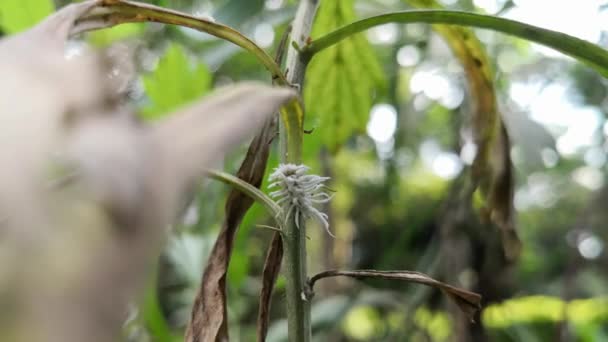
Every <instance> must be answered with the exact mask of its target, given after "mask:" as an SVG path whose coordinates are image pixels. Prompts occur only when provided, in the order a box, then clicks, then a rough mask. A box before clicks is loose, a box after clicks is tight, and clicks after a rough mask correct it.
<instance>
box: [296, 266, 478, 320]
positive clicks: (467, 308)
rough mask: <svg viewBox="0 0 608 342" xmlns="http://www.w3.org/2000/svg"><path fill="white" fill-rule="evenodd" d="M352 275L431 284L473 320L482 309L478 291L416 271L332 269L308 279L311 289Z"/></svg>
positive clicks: (352, 276)
mask: <svg viewBox="0 0 608 342" xmlns="http://www.w3.org/2000/svg"><path fill="white" fill-rule="evenodd" d="M339 276H343V277H351V278H380V279H390V280H401V281H407V282H411V283H418V284H422V285H427V286H431V287H434V288H437V289H440V290H441V291H442V292H443V293H445V294H446V295H447V296H448V298H450V299H451V300H453V301H454V302H455V303H456V304H457V305H458V307H459V308H460V309H461V310H462V312H463V313H465V314H466V315H467V317H468V318H469V319H470V320H471V321H473V320H474V317H475V314H476V313H477V311H479V310H480V309H481V296H480V295H479V294H477V293H474V292H471V291H467V290H464V289H460V288H457V287H454V286H452V285H449V284H446V283H442V282H440V281H438V280H435V279H433V278H431V277H429V276H428V275H426V274H424V273H420V272H414V271H377V270H355V271H339V270H331V271H325V272H321V273H319V274H316V275H314V276H313V277H312V278H310V280H309V281H308V286H309V288H310V290H311V291H312V289H313V288H314V285H315V283H316V282H317V281H318V280H321V279H324V278H330V277H339Z"/></svg>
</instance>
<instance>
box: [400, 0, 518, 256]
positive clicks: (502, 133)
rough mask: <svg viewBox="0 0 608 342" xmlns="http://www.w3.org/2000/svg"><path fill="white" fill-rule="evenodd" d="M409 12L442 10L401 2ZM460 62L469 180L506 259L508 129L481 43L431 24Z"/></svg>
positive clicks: (422, 1) (511, 230)
mask: <svg viewBox="0 0 608 342" xmlns="http://www.w3.org/2000/svg"><path fill="white" fill-rule="evenodd" d="M405 1H406V2H408V3H410V4H411V5H412V6H414V7H431V8H442V6H441V4H439V3H438V2H437V1H436V0H405ZM433 29H434V30H435V31H436V32H437V33H438V34H439V35H441V36H442V37H443V39H444V40H445V41H446V43H447V44H448V45H449V46H450V48H451V49H452V52H453V53H454V56H455V57H456V58H457V59H458V60H459V61H460V63H461V64H462V66H463V68H464V72H465V75H466V78H467V83H468V90H469V93H470V98H471V105H472V118H471V119H472V128H473V134H474V142H475V144H476V146H477V155H476V156H475V160H474V162H473V169H472V173H471V176H472V179H473V180H474V182H475V183H476V184H475V185H476V186H479V187H480V189H481V193H482V194H483V195H484V197H485V206H486V208H485V212H486V214H485V215H484V216H487V217H488V218H489V219H490V220H491V221H492V222H493V223H494V224H495V225H496V226H497V227H498V228H499V229H500V233H501V236H502V238H503V249H504V252H505V256H506V257H507V258H508V259H509V260H514V259H515V258H517V256H518V255H519V253H520V250H521V242H520V240H519V237H518V235H517V231H516V229H515V219H514V215H515V210H514V207H513V196H514V192H513V188H514V186H515V183H514V179H513V170H512V168H513V166H512V163H511V155H510V153H509V151H510V142H509V136H508V132H507V129H506V127H505V124H504V122H503V119H502V116H501V113H500V112H499V109H498V105H497V101H496V91H495V89H494V75H493V72H492V68H491V64H490V63H491V62H490V59H489V58H488V56H487V54H486V53H485V49H484V48H483V44H482V43H481V42H480V41H479V40H478V39H477V37H476V36H475V33H474V31H473V30H472V29H470V28H465V27H459V26H451V25H433Z"/></svg>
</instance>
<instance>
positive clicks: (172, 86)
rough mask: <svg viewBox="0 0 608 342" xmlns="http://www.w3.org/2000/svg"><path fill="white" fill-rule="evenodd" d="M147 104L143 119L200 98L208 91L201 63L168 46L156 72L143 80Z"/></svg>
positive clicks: (207, 78)
mask: <svg viewBox="0 0 608 342" xmlns="http://www.w3.org/2000/svg"><path fill="white" fill-rule="evenodd" d="M143 82H144V89H145V90H146V94H147V95H148V98H149V99H150V102H151V105H150V106H148V107H146V108H145V109H144V113H143V115H144V118H146V119H156V118H159V117H161V116H162V115H163V114H166V113H169V112H170V111H172V110H173V109H176V108H178V107H180V106H182V105H184V104H187V103H188V102H190V101H192V100H195V99H198V98H200V97H201V96H202V95H204V94H205V93H207V92H208V91H209V89H210V88H211V73H210V72H209V69H208V68H207V66H206V65H205V64H203V63H199V62H196V63H193V62H192V61H191V59H190V58H188V56H187V54H186V52H185V51H184V50H183V48H182V47H180V46H179V45H176V44H171V45H170V46H169V47H168V48H167V51H166V52H165V55H164V56H163V57H162V58H161V59H160V61H159V62H158V67H157V68H156V70H155V71H154V72H153V73H151V74H148V75H145V76H144V77H143Z"/></svg>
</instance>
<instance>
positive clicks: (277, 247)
mask: <svg viewBox="0 0 608 342" xmlns="http://www.w3.org/2000/svg"><path fill="white" fill-rule="evenodd" d="M282 260H283V239H282V237H281V234H280V233H274V235H273V237H272V241H271V242H270V246H269V247H268V252H267V254H266V260H265V261H264V271H263V272H262V291H261V293H260V303H259V305H260V306H259V309H258V326H257V335H258V342H264V341H266V335H267V334H268V325H269V323H270V305H271V302H272V292H273V290H274V285H275V283H276V282H277V278H278V277H279V272H280V271H281V261H282Z"/></svg>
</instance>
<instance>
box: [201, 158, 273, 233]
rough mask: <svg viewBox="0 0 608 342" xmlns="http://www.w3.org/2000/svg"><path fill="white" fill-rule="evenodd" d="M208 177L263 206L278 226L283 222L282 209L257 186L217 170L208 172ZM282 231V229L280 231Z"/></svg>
mask: <svg viewBox="0 0 608 342" xmlns="http://www.w3.org/2000/svg"><path fill="white" fill-rule="evenodd" d="M205 172H206V174H207V176H209V177H210V178H213V179H215V180H218V181H220V182H223V183H226V184H228V185H231V186H233V187H234V188H235V189H237V190H239V191H241V192H242V193H244V194H245V195H247V196H249V197H251V198H252V199H254V200H255V201H256V202H258V203H260V204H262V205H263V206H264V207H265V208H266V209H267V210H268V211H269V212H270V213H271V214H272V215H273V217H274V218H275V219H276V220H277V224H280V221H281V219H280V218H281V217H282V216H281V213H282V210H281V207H280V206H279V205H277V204H276V203H275V202H274V201H273V200H272V199H271V198H270V197H268V195H266V194H265V193H264V192H263V191H261V190H260V189H258V188H256V187H255V186H253V185H251V184H249V183H247V182H245V181H243V180H242V179H240V178H238V177H235V176H233V175H231V174H228V173H225V172H222V171H217V170H206V171H205ZM279 231H280V229H279Z"/></svg>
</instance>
